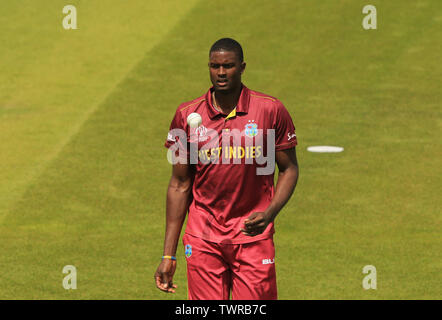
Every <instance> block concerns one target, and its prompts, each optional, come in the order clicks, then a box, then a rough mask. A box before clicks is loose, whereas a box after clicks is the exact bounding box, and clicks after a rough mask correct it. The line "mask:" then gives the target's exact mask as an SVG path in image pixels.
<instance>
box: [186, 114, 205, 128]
mask: <svg viewBox="0 0 442 320" xmlns="http://www.w3.org/2000/svg"><path fill="white" fill-rule="evenodd" d="M202 122H203V119H202V118H201V116H200V115H199V113H196V112H192V113H191V114H189V115H188V116H187V124H188V125H189V126H190V127H191V128H198V127H199V126H200V125H201V123H202Z"/></svg>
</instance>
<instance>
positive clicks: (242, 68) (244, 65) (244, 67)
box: [241, 62, 246, 74]
mask: <svg viewBox="0 0 442 320" xmlns="http://www.w3.org/2000/svg"><path fill="white" fill-rule="evenodd" d="M244 70H246V63H245V62H241V74H242V73H243V72H244Z"/></svg>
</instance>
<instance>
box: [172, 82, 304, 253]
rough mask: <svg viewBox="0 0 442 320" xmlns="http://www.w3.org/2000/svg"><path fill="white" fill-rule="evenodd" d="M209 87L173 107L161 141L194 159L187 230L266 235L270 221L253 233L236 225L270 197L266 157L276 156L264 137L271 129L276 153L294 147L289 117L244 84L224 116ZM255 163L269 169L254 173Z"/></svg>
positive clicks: (225, 238)
mask: <svg viewBox="0 0 442 320" xmlns="http://www.w3.org/2000/svg"><path fill="white" fill-rule="evenodd" d="M212 91H213V87H212V88H210V89H209V91H208V92H207V93H206V94H204V95H203V96H201V97H199V98H197V99H194V100H192V101H189V102H186V103H183V104H181V105H180V106H179V107H178V109H177V111H176V113H175V117H174V118H173V120H172V123H171V125H170V130H171V131H169V135H168V138H167V140H166V143H165V146H166V147H167V148H171V147H174V149H175V151H174V152H175V154H177V152H178V151H182V152H184V153H183V154H184V155H185V156H186V157H187V163H194V165H193V169H194V170H193V172H194V181H193V187H192V202H191V204H190V207H189V216H188V221H187V226H186V233H187V234H190V235H192V236H196V237H199V238H202V239H204V240H208V241H213V242H217V243H231V244H241V243H248V242H253V241H257V240H262V239H267V238H270V237H272V235H273V233H274V227H273V223H270V224H269V225H268V226H267V228H266V230H265V231H264V232H263V233H262V234H260V235H257V236H255V237H250V236H246V235H244V234H242V232H241V231H240V229H241V228H243V227H244V225H243V224H244V220H245V219H246V218H247V217H248V216H249V215H250V214H252V213H253V212H263V211H265V210H266V209H267V207H268V206H269V204H270V202H271V200H272V197H273V194H274V170H271V165H269V163H270V161H271V159H270V158H273V161H274V158H275V157H274V154H273V157H271V154H270V151H269V152H267V149H268V148H269V146H268V137H269V136H272V135H273V134H274V151H275V152H276V151H279V150H284V149H289V148H293V147H295V146H296V145H297V139H296V134H295V127H294V125H293V121H292V119H291V117H290V114H289V113H288V111H287V109H286V108H285V107H284V105H283V104H282V103H281V102H280V101H279V100H278V99H276V98H274V97H271V96H268V95H265V94H263V93H259V92H256V91H253V90H250V89H248V88H247V87H246V86H244V85H243V86H242V91H241V95H240V98H239V101H238V105H237V106H236V108H235V109H234V110H233V111H232V112H231V113H230V114H229V115H224V114H222V113H221V112H219V111H217V110H216V109H215V107H214V106H213V104H212ZM194 112H196V113H198V114H200V115H201V117H202V124H201V125H200V126H199V127H198V128H191V127H190V126H189V125H188V124H187V117H188V115H189V114H191V113H194ZM173 129H181V130H182V131H180V130H178V131H180V132H182V133H185V134H186V135H185V136H183V135H177V134H176V131H177V130H173ZM268 129H272V130H271V131H272V132H273V134H269V132H270V131H269V130H268ZM238 133H241V134H240V138H238ZM223 138H224V140H223ZM184 139H186V141H183V140H184ZM227 142H229V143H227ZM192 143H193V146H194V149H193V150H196V148H195V146H196V145H197V146H198V148H197V153H196V152H193V153H191V151H192V149H191V146H190V145H191V144H192ZM271 143H273V142H271ZM171 149H172V148H171ZM269 150H271V149H269ZM191 154H193V155H195V154H197V157H196V158H194V159H196V161H195V160H194V162H191V160H190V155H191ZM260 157H261V158H260ZM262 157H267V158H268V159H269V160H268V163H263V162H262V161H263V160H262V159H263V158H262ZM259 159H260V160H259ZM258 161H260V162H259V163H258ZM273 165H275V164H273ZM258 168H261V170H262V169H263V168H269V169H268V170H266V171H269V172H267V173H266V174H257V169H258ZM270 171H271V172H270Z"/></svg>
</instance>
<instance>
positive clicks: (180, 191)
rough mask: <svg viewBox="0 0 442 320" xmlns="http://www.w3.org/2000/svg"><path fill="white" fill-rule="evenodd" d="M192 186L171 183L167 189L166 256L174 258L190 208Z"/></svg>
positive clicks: (164, 252)
mask: <svg viewBox="0 0 442 320" xmlns="http://www.w3.org/2000/svg"><path fill="white" fill-rule="evenodd" d="M190 195H191V184H190V183H185V184H177V183H174V182H172V181H171V183H170V184H169V187H168V189H167V202H166V234H165V238H164V251H163V254H164V255H171V256H174V255H175V254H176V249H177V246H178V239H179V236H180V233H181V229H182V227H183V223H184V219H185V217H186V213H187V210H188V208H189V200H190Z"/></svg>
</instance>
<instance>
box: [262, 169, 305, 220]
mask: <svg viewBox="0 0 442 320" xmlns="http://www.w3.org/2000/svg"><path fill="white" fill-rule="evenodd" d="M298 173H299V171H298V167H297V166H294V167H291V168H288V169H286V170H285V171H284V172H279V175H278V181H277V183H276V190H275V194H274V196H273V199H272V202H271V203H270V205H269V206H268V208H267V210H266V213H268V214H269V215H270V217H271V221H273V220H274V219H275V218H276V216H277V215H278V213H279V211H281V209H282V208H283V207H284V205H285V204H286V203H287V201H288V200H289V199H290V197H291V196H292V194H293V191H294V190H295V187H296V183H297V181H298Z"/></svg>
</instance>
